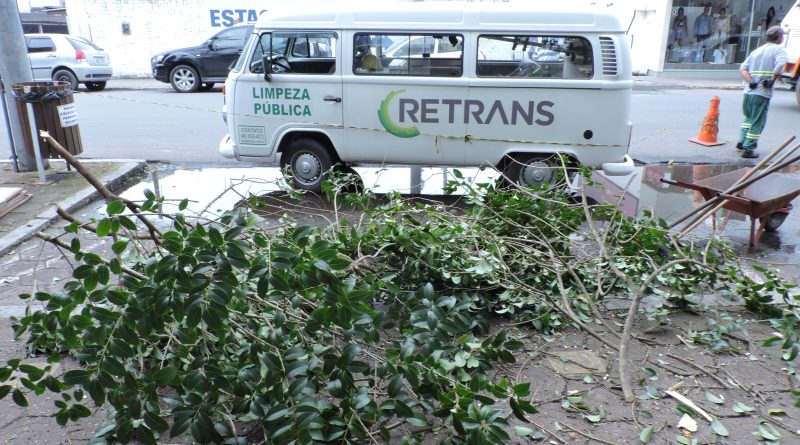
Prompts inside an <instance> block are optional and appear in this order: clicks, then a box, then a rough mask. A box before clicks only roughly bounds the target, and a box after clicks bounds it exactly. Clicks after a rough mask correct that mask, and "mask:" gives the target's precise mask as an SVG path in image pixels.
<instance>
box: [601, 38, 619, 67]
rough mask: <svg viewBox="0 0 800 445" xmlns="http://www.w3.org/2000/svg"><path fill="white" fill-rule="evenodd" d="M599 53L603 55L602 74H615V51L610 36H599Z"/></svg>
mask: <svg viewBox="0 0 800 445" xmlns="http://www.w3.org/2000/svg"><path fill="white" fill-rule="evenodd" d="M600 53H601V54H602V55H603V74H606V75H609V76H616V75H617V51H616V49H615V48H614V41H613V40H612V39H611V37H600Z"/></svg>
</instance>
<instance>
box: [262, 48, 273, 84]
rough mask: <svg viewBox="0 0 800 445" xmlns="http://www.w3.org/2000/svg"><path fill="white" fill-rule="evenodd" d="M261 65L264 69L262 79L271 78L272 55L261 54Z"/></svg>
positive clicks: (268, 79) (267, 79)
mask: <svg viewBox="0 0 800 445" xmlns="http://www.w3.org/2000/svg"><path fill="white" fill-rule="evenodd" d="M261 67H262V68H263V69H264V80H266V81H267V82H269V81H270V80H272V57H270V56H269V55H267V54H264V55H263V56H261Z"/></svg>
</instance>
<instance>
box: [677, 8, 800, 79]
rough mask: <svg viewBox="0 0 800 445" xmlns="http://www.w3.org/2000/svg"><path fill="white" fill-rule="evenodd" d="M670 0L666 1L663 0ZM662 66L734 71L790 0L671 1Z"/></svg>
mask: <svg viewBox="0 0 800 445" xmlns="http://www.w3.org/2000/svg"><path fill="white" fill-rule="evenodd" d="M668 1H670V0H668ZM670 3H671V5H670V7H671V11H670V17H669V25H668V26H669V28H668V35H667V38H666V47H665V48H664V52H663V53H664V65H663V67H664V71H665V72H668V71H671V70H723V71H724V70H738V68H739V64H740V63H741V62H742V61H744V59H745V57H747V54H749V53H750V51H752V50H753V49H755V48H757V47H758V46H760V45H762V44H763V43H764V42H765V40H764V35H765V33H766V31H767V29H768V28H769V27H770V26H773V25H778V24H780V21H781V19H782V18H783V17H784V16H785V15H786V13H787V12H788V11H789V8H791V7H792V5H793V4H794V0H727V1H726V0H713V1H700V0H671V1H670Z"/></svg>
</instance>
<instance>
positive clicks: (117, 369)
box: [102, 356, 125, 377]
mask: <svg viewBox="0 0 800 445" xmlns="http://www.w3.org/2000/svg"><path fill="white" fill-rule="evenodd" d="M102 369H103V370H105V371H108V373H109V374H112V375H115V376H118V377H122V376H124V375H125V366H123V365H122V363H120V362H119V360H117V359H115V358H113V357H110V356H106V358H105V359H103V364H102Z"/></svg>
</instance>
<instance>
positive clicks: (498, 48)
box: [476, 35, 593, 79]
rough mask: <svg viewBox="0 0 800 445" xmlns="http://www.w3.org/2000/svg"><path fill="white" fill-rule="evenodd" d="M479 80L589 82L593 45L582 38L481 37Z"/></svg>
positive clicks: (478, 61) (534, 36)
mask: <svg viewBox="0 0 800 445" xmlns="http://www.w3.org/2000/svg"><path fill="white" fill-rule="evenodd" d="M476 71H477V74H478V76H479V77H518V78H535V79H591V78H592V75H593V62H592V45H591V44H590V43H589V41H588V40H587V39H585V38H583V37H571V36H569V37H567V36H553V35H526V36H514V35H482V36H479V37H478V60H477V65H476Z"/></svg>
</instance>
